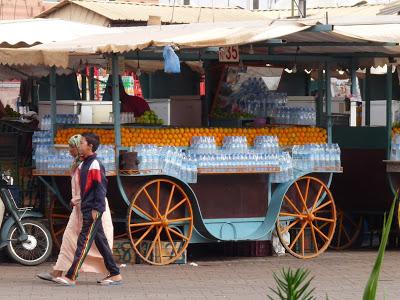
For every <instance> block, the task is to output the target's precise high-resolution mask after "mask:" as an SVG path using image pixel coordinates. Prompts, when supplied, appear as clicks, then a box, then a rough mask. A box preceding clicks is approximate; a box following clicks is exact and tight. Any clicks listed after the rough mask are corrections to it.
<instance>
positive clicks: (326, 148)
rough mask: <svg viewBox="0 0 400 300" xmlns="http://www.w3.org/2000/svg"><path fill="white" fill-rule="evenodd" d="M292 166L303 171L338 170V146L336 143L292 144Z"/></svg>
mask: <svg viewBox="0 0 400 300" xmlns="http://www.w3.org/2000/svg"><path fill="white" fill-rule="evenodd" d="M292 157H293V166H294V168H296V169H299V170H303V171H312V170H330V171H340V168H341V161H340V148H339V145H338V144H306V145H302V146H294V147H293V150H292Z"/></svg>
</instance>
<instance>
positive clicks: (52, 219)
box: [49, 198, 71, 249]
mask: <svg viewBox="0 0 400 300" xmlns="http://www.w3.org/2000/svg"><path fill="white" fill-rule="evenodd" d="M70 214H71V210H70V209H67V208H66V207H64V206H63V205H62V204H61V203H60V202H59V201H58V200H57V199H55V198H52V199H51V202H50V208H49V225H50V233H51V237H52V238H53V243H54V245H55V246H56V247H57V248H58V249H60V247H61V242H62V237H63V235H64V231H65V228H66V227H67V224H68V219H69V215H70Z"/></svg>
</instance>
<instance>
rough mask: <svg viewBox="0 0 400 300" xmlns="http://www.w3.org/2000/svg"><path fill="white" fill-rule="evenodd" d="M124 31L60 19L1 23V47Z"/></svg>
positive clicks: (28, 45)
mask: <svg viewBox="0 0 400 300" xmlns="http://www.w3.org/2000/svg"><path fill="white" fill-rule="evenodd" d="M122 30H123V29H121V28H108V27H103V26H96V25H88V24H83V23H77V22H70V21H64V20H58V19H27V20H8V21H0V47H12V48H20V47H30V46H33V45H38V44H44V43H52V42H59V41H69V40H73V39H77V38H80V37H84V36H89V35H97V34H106V33H110V32H120V31H122Z"/></svg>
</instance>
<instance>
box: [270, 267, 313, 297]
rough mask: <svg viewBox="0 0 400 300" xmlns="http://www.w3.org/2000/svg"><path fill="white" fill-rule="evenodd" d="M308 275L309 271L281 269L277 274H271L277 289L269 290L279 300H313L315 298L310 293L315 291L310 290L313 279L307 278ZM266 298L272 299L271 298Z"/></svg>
mask: <svg viewBox="0 0 400 300" xmlns="http://www.w3.org/2000/svg"><path fill="white" fill-rule="evenodd" d="M309 275H310V271H308V270H305V269H301V268H300V269H297V270H296V271H293V270H292V269H290V268H288V269H287V270H286V269H282V271H281V272H280V273H279V274H276V273H274V274H273V277H274V280H275V282H276V285H277V287H276V288H275V289H273V288H270V290H271V291H272V292H273V293H274V294H275V295H276V296H278V299H280V300H313V299H315V298H314V297H313V296H312V293H313V292H314V290H315V289H314V288H310V285H311V281H312V280H313V279H314V277H311V278H309ZM268 298H269V299H271V300H273V299H274V298H273V297H272V296H268Z"/></svg>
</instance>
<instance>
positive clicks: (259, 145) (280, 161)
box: [254, 136, 293, 183]
mask: <svg viewBox="0 0 400 300" xmlns="http://www.w3.org/2000/svg"><path fill="white" fill-rule="evenodd" d="M254 149H255V151H257V152H261V153H267V154H272V155H275V157H276V159H277V165H278V166H279V172H277V173H273V174H271V181H272V182H275V183H280V182H287V181H289V180H290V179H292V178H293V161H292V157H291V156H290V154H289V152H283V151H282V150H281V148H280V146H279V140H278V137H277V136H257V137H256V139H255V141H254ZM275 164H276V163H275Z"/></svg>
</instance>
